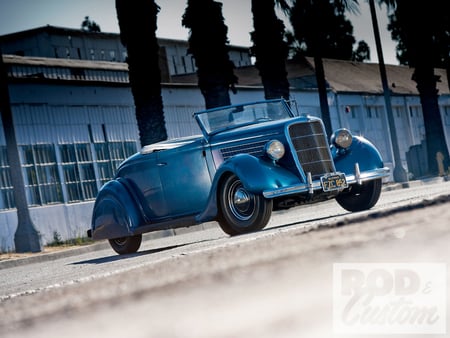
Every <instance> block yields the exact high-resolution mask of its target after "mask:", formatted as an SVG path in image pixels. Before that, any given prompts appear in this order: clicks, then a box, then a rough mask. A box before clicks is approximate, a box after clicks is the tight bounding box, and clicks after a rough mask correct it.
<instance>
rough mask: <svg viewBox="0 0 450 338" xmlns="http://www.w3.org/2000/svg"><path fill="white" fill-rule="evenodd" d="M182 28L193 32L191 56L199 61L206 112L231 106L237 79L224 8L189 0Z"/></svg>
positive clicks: (215, 3) (218, 4)
mask: <svg viewBox="0 0 450 338" xmlns="http://www.w3.org/2000/svg"><path fill="white" fill-rule="evenodd" d="M205 13H206V15H205ZM182 25H183V26H184V27H186V28H189V29H190V36H189V40H188V41H189V49H188V53H189V54H192V55H193V57H194V60H195V65H196V67H197V76H198V85H199V87H200V90H201V92H202V94H203V97H204V99H205V106H206V108H207V109H208V108H214V107H220V106H225V105H229V104H230V103H231V100H230V95H229V90H231V91H232V92H233V93H236V88H235V87H234V85H235V84H236V83H237V77H236V76H235V75H234V72H233V69H234V64H233V63H232V62H231V60H230V58H229V55H228V43H229V41H228V38H227V33H228V27H227V26H226V25H225V23H224V18H223V15H222V4H221V3H219V2H216V1H213V0H188V2H187V7H186V10H185V13H184V14H183V18H182Z"/></svg>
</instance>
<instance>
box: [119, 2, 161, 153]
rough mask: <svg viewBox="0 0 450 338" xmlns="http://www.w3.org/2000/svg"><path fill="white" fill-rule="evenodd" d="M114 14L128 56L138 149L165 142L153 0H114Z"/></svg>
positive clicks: (157, 8) (156, 7) (156, 9)
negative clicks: (139, 145) (138, 138)
mask: <svg viewBox="0 0 450 338" xmlns="http://www.w3.org/2000/svg"><path fill="white" fill-rule="evenodd" d="M116 10H117V18H118V21H119V27H120V38H121V41H122V43H123V45H124V46H125V47H126V48H127V52H128V58H127V63H128V69H129V77H130V85H131V91H132V93H133V98H134V104H135V108H136V120H137V124H138V128H139V137H140V142H141V146H145V145H148V144H152V143H156V142H159V141H163V140H166V139H167V131H166V127H165V121H164V110H163V100H162V96H161V71H160V67H159V46H158V40H157V38H156V29H157V24H156V22H157V15H158V12H159V7H158V5H157V4H156V3H155V1H153V0H141V1H128V0H116Z"/></svg>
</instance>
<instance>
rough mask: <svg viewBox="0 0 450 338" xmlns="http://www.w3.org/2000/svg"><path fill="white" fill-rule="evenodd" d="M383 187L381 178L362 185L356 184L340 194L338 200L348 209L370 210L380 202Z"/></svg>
mask: <svg viewBox="0 0 450 338" xmlns="http://www.w3.org/2000/svg"><path fill="white" fill-rule="evenodd" d="M381 187H382V182H381V179H377V180H373V181H368V182H364V183H363V184H362V185H358V184H354V185H352V186H350V188H349V189H348V191H344V192H342V193H341V194H339V195H338V196H337V197H336V201H337V202H338V203H339V205H340V206H341V207H343V208H344V209H345V210H348V211H352V212H354V211H363V210H368V209H370V208H372V207H373V206H374V205H375V204H376V203H377V202H378V199H379V198H380V194H381Z"/></svg>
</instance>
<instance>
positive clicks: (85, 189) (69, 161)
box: [59, 143, 97, 202]
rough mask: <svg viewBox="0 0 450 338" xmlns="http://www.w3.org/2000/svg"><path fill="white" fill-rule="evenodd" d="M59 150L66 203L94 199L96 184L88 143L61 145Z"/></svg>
mask: <svg viewBox="0 0 450 338" xmlns="http://www.w3.org/2000/svg"><path fill="white" fill-rule="evenodd" d="M59 149H60V152H61V166H62V169H63V173H64V183H65V185H66V189H67V199H68V202H79V201H85V200H92V199H94V198H95V196H96V195H97V184H96V179H95V171H94V163H93V161H92V154H91V150H90V145H89V143H78V144H62V145H60V146H59Z"/></svg>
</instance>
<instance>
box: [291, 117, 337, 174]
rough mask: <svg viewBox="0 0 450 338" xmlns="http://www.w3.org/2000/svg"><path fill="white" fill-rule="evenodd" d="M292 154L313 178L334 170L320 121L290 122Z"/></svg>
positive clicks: (304, 170)
mask: <svg viewBox="0 0 450 338" xmlns="http://www.w3.org/2000/svg"><path fill="white" fill-rule="evenodd" d="M288 133H289V137H290V139H291V143H292V147H293V154H294V155H295V154H296V155H297V158H298V161H299V164H300V166H301V167H302V169H303V172H304V173H305V174H306V173H308V172H310V173H311V175H312V177H313V179H315V178H318V177H320V176H322V175H324V174H326V173H330V172H334V171H335V169H334V163H333V160H332V158H331V153H330V149H329V145H328V142H327V139H326V136H325V132H324V130H323V126H322V123H320V121H311V122H302V123H295V124H291V125H290V126H289V128H288Z"/></svg>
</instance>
